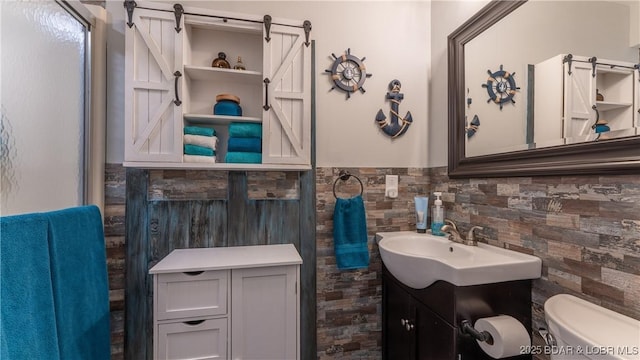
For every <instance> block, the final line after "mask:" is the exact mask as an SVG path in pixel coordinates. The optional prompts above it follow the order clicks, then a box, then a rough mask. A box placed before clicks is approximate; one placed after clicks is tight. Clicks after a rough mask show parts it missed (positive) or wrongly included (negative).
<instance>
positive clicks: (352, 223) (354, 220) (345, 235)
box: [333, 195, 369, 270]
mask: <svg viewBox="0 0 640 360" xmlns="http://www.w3.org/2000/svg"><path fill="white" fill-rule="evenodd" d="M333 248H334V251H335V254H336V264H337V266H338V269H340V270H350V269H360V268H367V267H368V266H369V248H368V247H367V218H366V215H365V210H364V201H363V200H362V196H360V195H358V196H355V197H352V198H350V199H341V198H338V199H336V205H335V209H334V211H333Z"/></svg>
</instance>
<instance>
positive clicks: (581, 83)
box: [534, 54, 640, 145]
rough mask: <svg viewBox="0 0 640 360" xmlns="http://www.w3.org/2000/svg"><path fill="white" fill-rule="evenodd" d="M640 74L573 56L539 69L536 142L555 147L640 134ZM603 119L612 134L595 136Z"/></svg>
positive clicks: (631, 68) (628, 65) (614, 64)
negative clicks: (639, 121) (638, 132)
mask: <svg viewBox="0 0 640 360" xmlns="http://www.w3.org/2000/svg"><path fill="white" fill-rule="evenodd" d="M639 75H640V72H639V71H638V69H637V68H636V65H635V64H633V63H629V62H623V61H615V60H608V59H598V58H595V57H587V56H576V55H570V54H561V55H557V56H554V57H553V58H550V59H548V60H545V61H543V62H541V63H538V64H536V66H535V90H534V92H535V94H534V98H535V103H534V117H535V118H534V120H535V125H534V141H535V142H536V143H540V144H545V143H550V144H553V145H557V144H555V143H552V142H553V141H555V142H557V141H558V140H560V139H563V143H566V144H569V143H574V142H583V141H594V140H598V139H605V138H607V137H611V136H615V137H624V136H632V135H636V127H637V126H638V116H639V114H638V112H639V111H640V97H638V93H639V91H640V85H639V81H638V76H639ZM598 94H600V96H602V97H600V96H599V95H598ZM598 120H606V121H607V126H608V127H609V128H610V131H611V132H610V133H608V132H604V133H600V134H598V133H596V131H595V123H596V121H598Z"/></svg>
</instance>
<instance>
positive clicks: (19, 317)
mask: <svg viewBox="0 0 640 360" xmlns="http://www.w3.org/2000/svg"><path fill="white" fill-rule="evenodd" d="M47 226H48V221H47V218H46V217H45V216H43V215H42V214H25V215H14V216H5V217H0V234H1V235H0V254H1V256H2V261H1V262H0V283H1V284H2V286H1V287H0V339H1V340H0V342H1V345H0V359H55V360H57V359H60V357H59V356H58V353H59V350H58V333H57V330H56V317H55V310H54V300H53V288H52V285H51V271H50V268H49V247H48V243H47Z"/></svg>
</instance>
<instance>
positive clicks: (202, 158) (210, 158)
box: [182, 154, 216, 164]
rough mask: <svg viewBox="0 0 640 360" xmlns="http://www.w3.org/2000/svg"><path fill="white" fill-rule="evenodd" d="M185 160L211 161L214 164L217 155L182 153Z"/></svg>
mask: <svg viewBox="0 0 640 360" xmlns="http://www.w3.org/2000/svg"><path fill="white" fill-rule="evenodd" d="M182 156H183V160H184V162H192V163H211V164H214V163H215V162H216V157H215V156H202V155H187V154H185V155H182Z"/></svg>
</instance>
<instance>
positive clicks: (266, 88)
mask: <svg viewBox="0 0 640 360" xmlns="http://www.w3.org/2000/svg"><path fill="white" fill-rule="evenodd" d="M263 82H264V105H263V106H262V108H263V109H264V111H267V110H269V109H271V106H270V105H269V83H270V82H271V80H269V78H264V81H263Z"/></svg>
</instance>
